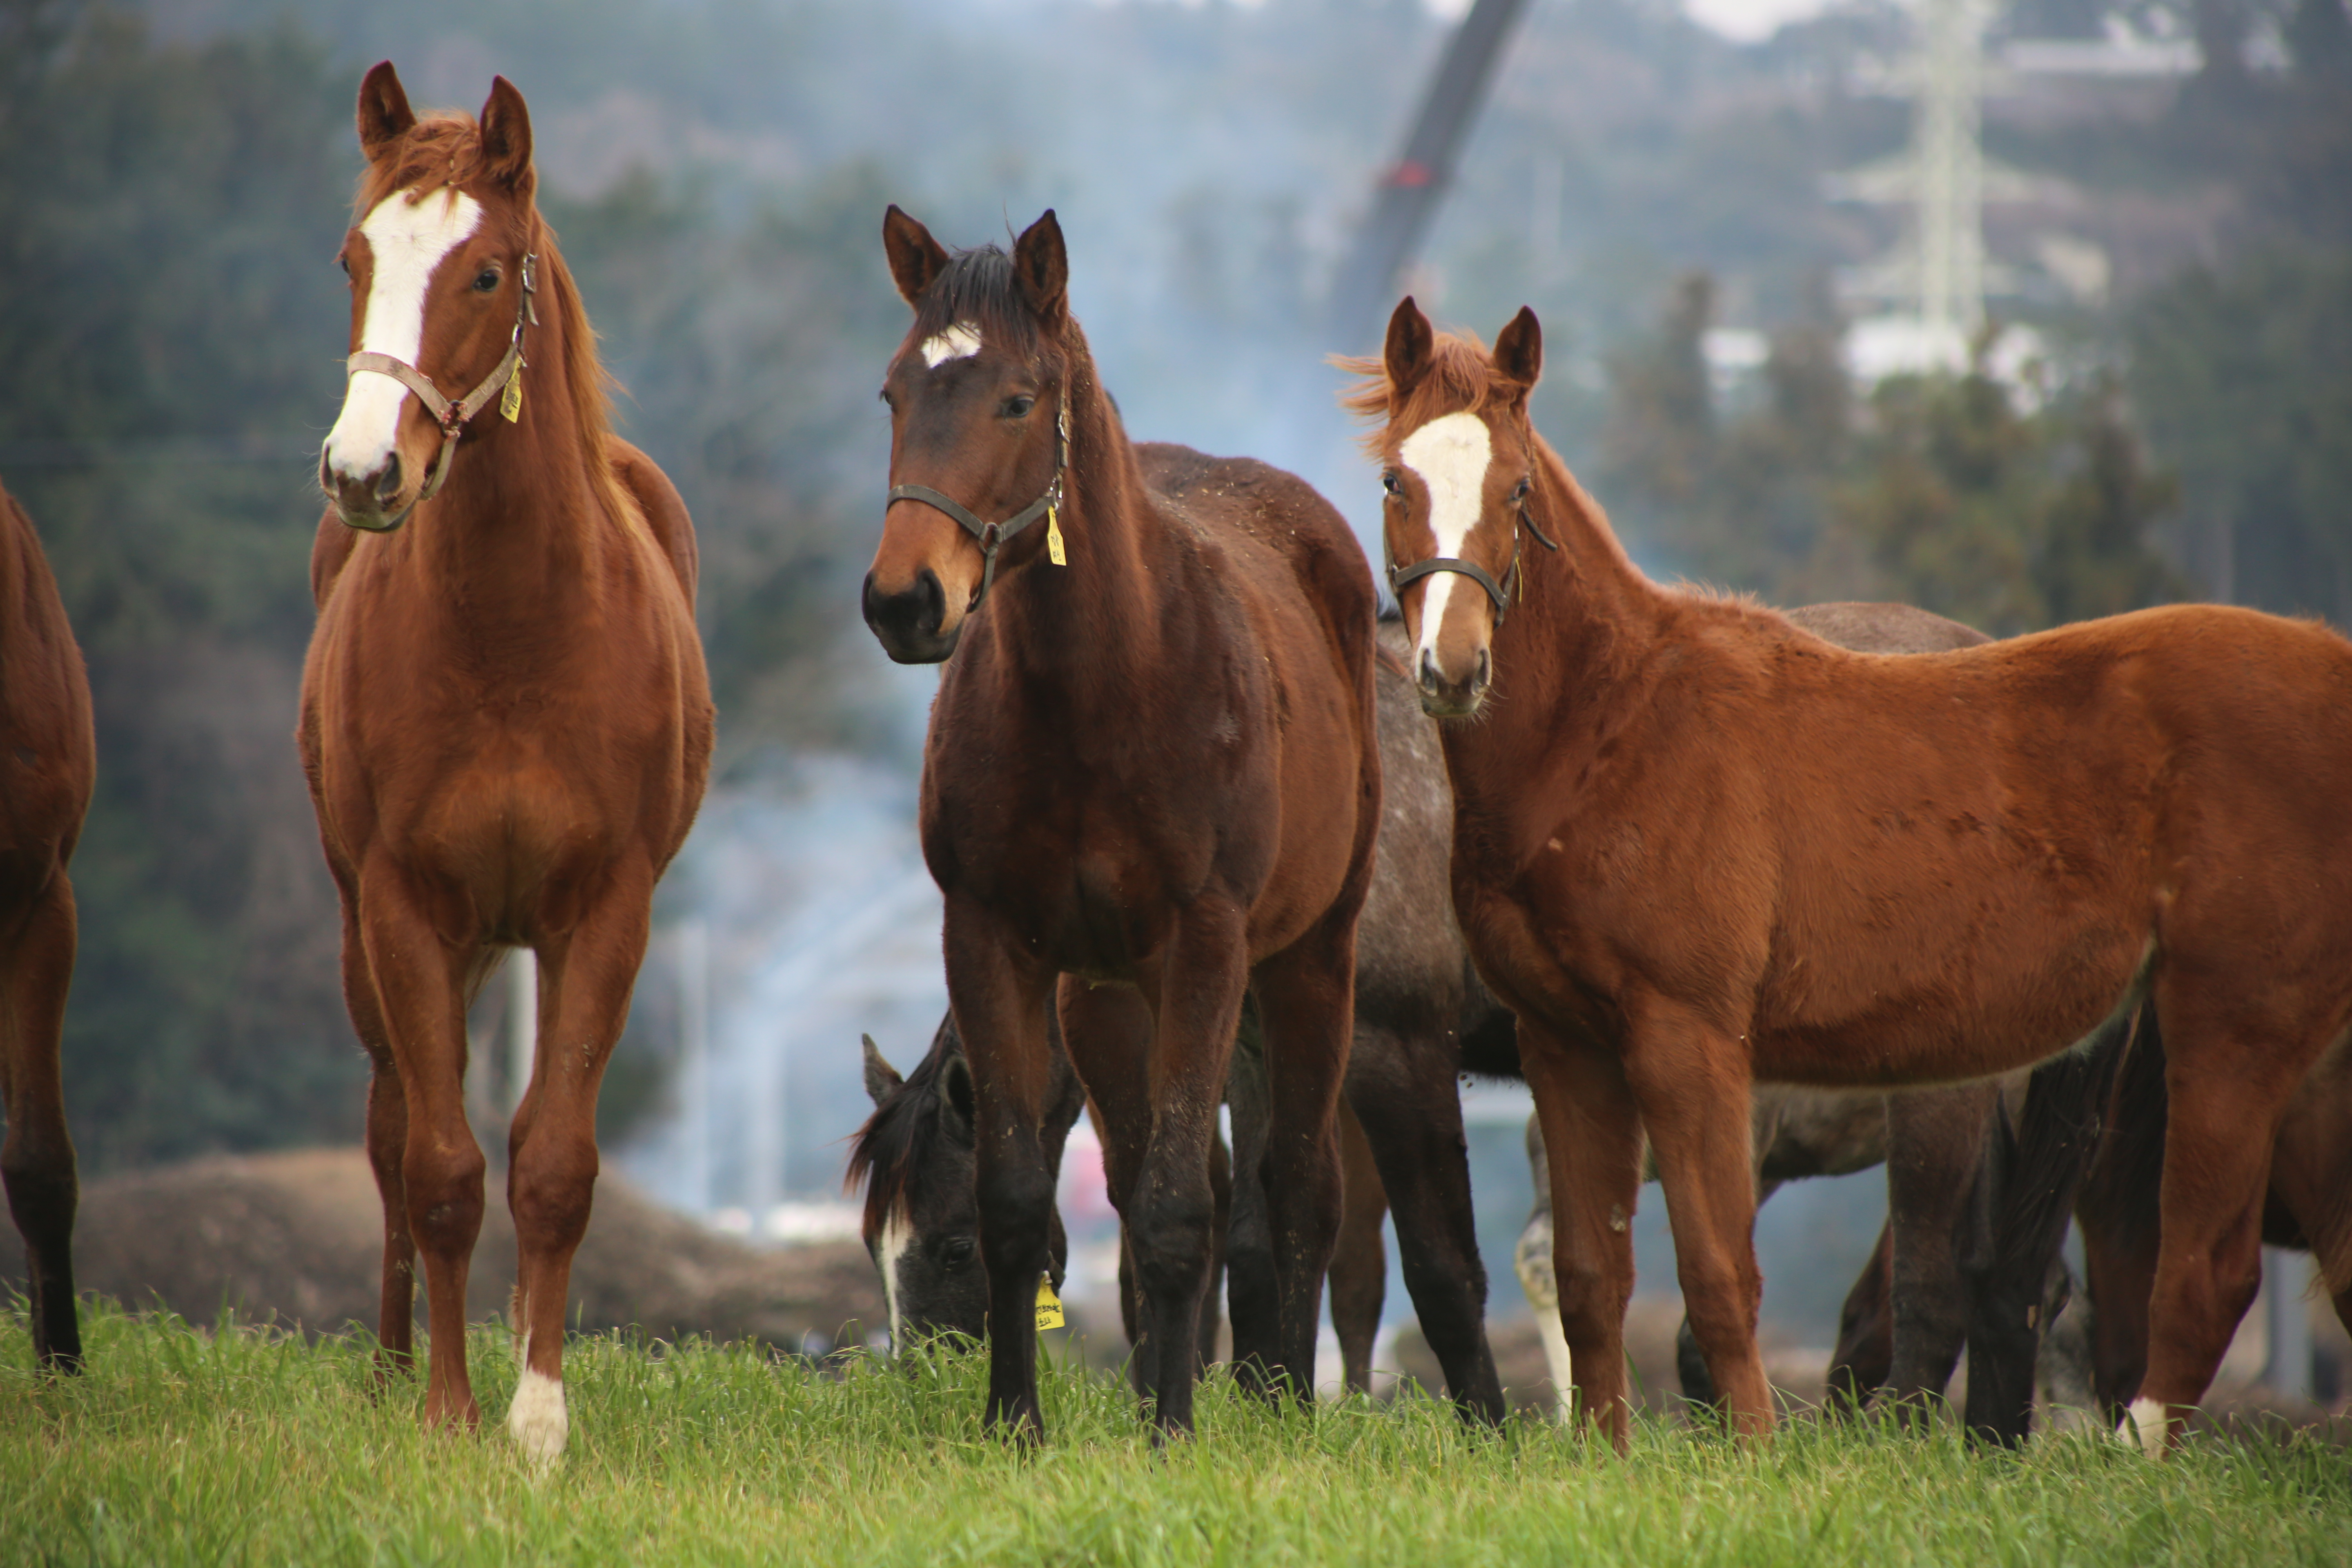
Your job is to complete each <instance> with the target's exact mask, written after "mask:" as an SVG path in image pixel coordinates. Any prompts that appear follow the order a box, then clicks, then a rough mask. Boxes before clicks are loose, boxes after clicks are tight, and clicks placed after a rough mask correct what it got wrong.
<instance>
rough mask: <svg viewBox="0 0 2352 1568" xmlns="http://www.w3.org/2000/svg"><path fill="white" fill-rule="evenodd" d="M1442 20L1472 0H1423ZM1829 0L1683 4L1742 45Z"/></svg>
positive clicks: (1701, 0) (1459, 12) (1734, 0)
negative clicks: (1442, 17)
mask: <svg viewBox="0 0 2352 1568" xmlns="http://www.w3.org/2000/svg"><path fill="white" fill-rule="evenodd" d="M1423 5H1427V6H1428V7H1429V8H1430V9H1431V10H1432V11H1433V12H1435V13H1436V14H1437V15H1439V16H1461V15H1462V14H1463V13H1464V12H1465V11H1467V10H1469V9H1470V0H1423ZM1826 5H1827V0H1683V8H1684V9H1685V10H1686V11H1688V12H1689V13H1690V14H1691V16H1693V17H1694V18H1695V19H1696V20H1697V21H1699V22H1702V23H1704V24H1706V26H1710V27H1712V28H1714V29H1715V30H1716V31H1717V32H1718V33H1721V34H1723V35H1724V36H1725V37H1732V38H1738V40H1739V41H1740V42H1741V43H1744V44H1745V43H1754V42H1755V41H1756V40H1758V39H1759V38H1769V37H1771V36H1772V34H1773V31H1774V30H1775V29H1776V28H1778V27H1779V26H1780V24H1782V23H1783V22H1793V21H1796V20H1797V19H1798V18H1800V17H1802V16H1812V15H1813V14H1814V13H1815V12H1817V11H1821V10H1823V9H1825V8H1826Z"/></svg>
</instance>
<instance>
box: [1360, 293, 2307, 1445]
mask: <svg viewBox="0 0 2352 1568" xmlns="http://www.w3.org/2000/svg"><path fill="white" fill-rule="evenodd" d="M1541 363H1542V344H1541V333H1540V330H1539V329H1538V326H1537V323H1536V319H1535V316H1534V314H1533V313H1532V312H1530V311H1526V310H1522V311H1521V312H1520V313H1519V314H1518V316H1517V318H1516V319H1514V320H1513V321H1511V323H1510V324H1509V325H1508V326H1507V327H1506V328H1505V329H1504V330H1503V331H1502V333H1501V335H1500V336H1499V337H1498V338H1497V340H1496V344H1495V347H1494V350H1493V352H1492V353H1487V352H1486V350H1484V349H1483V348H1481V347H1480V346H1479V345H1478V344H1476V343H1475V342H1473V341H1469V340H1465V339H1461V338H1454V337H1450V336H1449V337H1440V336H1437V335H1436V334H1434V333H1433V331H1432V330H1431V327H1430V325H1429V322H1428V321H1427V320H1426V318H1424V317H1423V315H1422V313H1421V311H1420V310H1419V309H1417V308H1416V307H1415V306H1414V304H1413V303H1412V300H1406V301H1404V302H1403V303H1402V305H1400V306H1399V307H1398V308H1397V310H1396V313H1395V315H1394V316H1393V318H1392V319H1391V321H1390V323H1389V331H1388V341H1387V347H1386V350H1385V354H1384V358H1383V360H1382V361H1381V362H1379V363H1368V364H1367V365H1366V366H1364V367H1363V368H1365V369H1367V370H1368V371H1369V372H1370V380H1369V381H1368V383H1367V384H1365V385H1364V386H1363V387H1361V388H1360V390H1359V391H1358V392H1357V393H1356V394H1354V395H1352V399H1353V402H1354V404H1355V405H1356V406H1357V407H1358V408H1359V409H1360V410H1361V411H1364V412H1366V413H1369V414H1371V415H1374V416H1382V417H1384V419H1385V425H1384V427H1383V428H1382V429H1381V430H1380V432H1379V433H1378V434H1377V436H1376V437H1374V438H1373V441H1374V445H1375V447H1376V449H1377V450H1378V452H1379V454H1380V456H1381V459H1382V461H1383V464H1384V466H1385V483H1386V486H1387V489H1388V491H1389V499H1388V501H1387V513H1386V519H1385V531H1386V535H1387V542H1388V548H1389V552H1390V557H1391V561H1392V562H1393V563H1394V566H1393V568H1392V570H1393V572H1394V574H1395V575H1394V580H1395V581H1396V583H1397V584H1398V585H1399V587H1400V589H1401V596H1402V601H1403V606H1404V614H1405V621H1406V625H1407V627H1408V628H1409V629H1410V630H1411V632H1412V636H1413V640H1414V646H1415V650H1416V651H1415V658H1414V668H1415V670H1416V673H1417V675H1418V677H1419V679H1420V682H1421V687H1422V694H1423V703H1424V705H1425V706H1426V707H1427V708H1428V709H1429V710H1431V711H1432V712H1433V713H1435V714H1438V715H1440V716H1442V717H1444V718H1445V719H1447V720H1448V722H1447V723H1445V724H1444V725H1443V726H1442V728H1443V731H1444V748H1445V760H1446V767H1447V771H1448V773H1450V774H1451V776H1452V779H1453V782H1454V811H1455V816H1454V903H1455V907H1456V910H1457V913H1458V914H1459V916H1460V919H1461V921H1462V928H1463V931H1464V934H1465V937H1466V938H1467V940H1468V942H1469V944H1470V949H1471V952H1472V954H1473V956H1474V957H1475V959H1476V961H1477V964H1478V968H1479V972H1480V973H1481V974H1483V975H1484V976H1485V977H1486V982H1487V984H1489V985H1491V986H1492V987H1493V988H1494V990H1495V991H1496V994H1498V995H1500V996H1501V997H1502V999H1503V1000H1504V1001H1505V1003H1507V1005H1509V1006H1510V1007H1511V1008H1512V1010H1513V1011H1514V1012H1515V1013H1516V1014H1517V1016H1518V1020H1519V1052H1520V1057H1521V1059H1522V1061H1523V1063H1524V1065H1525V1067H1526V1069H1527V1076H1528V1083H1529V1084H1530V1085H1531V1086H1532V1088H1533V1089H1534V1091H1535V1097H1536V1106H1537V1110H1538V1114H1539V1115H1540V1116H1541V1117H1542V1119H1543V1131H1544V1142H1545V1146H1546V1148H1547V1150H1548V1152H1549V1156H1550V1164H1551V1185H1552V1200H1553V1215H1554V1221H1555V1237H1554V1245H1555V1253H1554V1257H1555V1264H1556V1268H1557V1272H1558V1276H1559V1287H1560V1317H1561V1326H1562V1329H1563V1331H1565V1333H1566V1335H1567V1338H1568V1342H1569V1346H1570V1351H1571V1352H1572V1353H1573V1356H1574V1362H1575V1368H1576V1373H1575V1375H1576V1393H1577V1396H1578V1399H1579V1402H1580V1407H1581V1410H1582V1412H1583V1414H1584V1415H1585V1417H1586V1418H1588V1419H1593V1420H1597V1421H1598V1422H1600V1423H1601V1426H1602V1427H1603V1429H1604V1430H1606V1431H1607V1432H1608V1434H1609V1435H1610V1436H1612V1438H1613V1439H1614V1440H1615V1441H1617V1442H1618V1443H1619V1444H1620V1445H1621V1446H1622V1443H1623V1441H1624V1437H1625V1432H1626V1419H1627V1410H1626V1399H1625V1394H1626V1388H1625V1373H1624V1359H1623V1354H1622V1345H1623V1337H1622V1336H1623V1319H1624V1309H1625V1303H1626V1300H1627V1297H1628V1295H1629V1294H1630V1292H1631V1290H1632V1287H1633V1252H1632V1233H1631V1227H1630V1226H1629V1225H1628V1224H1627V1219H1628V1216H1629V1215H1631V1214H1632V1213H1633V1200H1634V1195H1635V1193H1636V1191H1637V1189H1638V1185H1639V1184H1640V1181H1641V1174H1642V1157H1641V1154H1642V1142H1643V1132H1644V1131H1645V1130H1646V1131H1647V1134H1648V1138H1649V1141H1650V1143H1651V1144H1652V1145H1653V1147H1654V1150H1655V1152H1656V1160H1657V1168H1658V1173H1659V1175H1660V1178H1661V1179H1662V1181H1663V1183H1664V1187H1665V1195H1666V1205H1667V1212H1668V1215H1669V1217H1670V1219H1671V1221H1672V1223H1673V1228H1674V1236H1675V1260H1676V1267H1677V1270H1678V1272H1679V1275H1680V1278H1681V1283H1682V1289H1683V1298H1684V1301H1685V1305H1686V1306H1687V1308H1688V1310H1689V1313H1690V1321H1691V1327H1692V1329H1693V1331H1695V1333H1696V1337H1697V1340H1698V1343H1699V1346H1700V1348H1701V1350H1702V1351H1703V1352H1704V1353H1705V1355H1706V1363H1707V1367H1708V1370H1709V1371H1710V1373H1712V1374H1713V1377H1714V1381H1715V1384H1716V1387H1717V1390H1718V1391H1719V1392H1720V1394H1721V1395H1722V1396H1723V1398H1724V1400H1725V1402H1726V1404H1727V1409H1728V1413H1729V1415H1730V1417H1731V1420H1732V1422H1733V1424H1734V1425H1735V1426H1736V1427H1737V1428H1738V1429H1739V1430H1741V1431H1746V1432H1762V1431H1764V1430H1767V1429H1769V1426H1771V1424H1772V1406H1771V1403H1770V1391H1769V1388H1768V1387H1767V1386H1766V1384H1765V1380H1764V1369H1763V1365H1762V1363H1761V1362H1760V1360H1759V1357H1758V1354H1757V1348H1756V1335H1755V1324H1756V1312H1757V1306H1758V1300H1759V1293H1760V1279H1759V1276H1758V1273H1757V1268H1756V1261H1755V1252H1754V1247H1753V1243H1752V1237H1751V1234H1750V1232H1751V1226H1752V1224H1753V1220H1754V1216H1755V1207H1756V1202H1755V1178H1754V1173H1753V1170H1752V1167H1751V1164H1750V1161H1749V1157H1748V1090H1749V1085H1750V1084H1751V1082H1754V1081H1756V1080H1759V1079H1761V1080H1770V1081H1782V1082H1795V1083H1810V1084H1820V1085H1827V1086H1838V1085H1848V1086H1857V1087H1860V1086H1871V1087H1891V1086H1895V1085H1900V1084H1912V1083H1934V1082H1948V1081H1953V1080H1958V1079H1970V1078H1979V1077H1985V1076H1989V1075H1991V1074H1994V1073H2000V1072H2006V1071H2008V1070H2010V1069H2011V1068H2018V1067H2021V1066H2023V1065H2025V1064H2027V1063H2029V1062H2032V1061H2035V1060H2037V1059H2041V1058H2047V1057H2050V1056H2053V1055H2054V1054H2056V1053H2059V1052H2063V1051H2064V1050H2066V1049H2067V1048H2068V1047H2071V1046H2073V1045H2074V1044H2075V1043H2076V1042H2077V1041H2080V1040H2083V1039H2084V1037H2087V1036H2089V1035H2090V1034H2092V1032H2093V1031H2094V1030H2095V1028H2096V1027H2097V1026H2099V1025H2100V1024H2101V1023H2102V1022H2103V1021H2105V1020H2106V1019H2108V1018H2110V1017H2111V1016H2115V1015H2116V1014H2117V1013H2118V1011H2119V1010H2121V1009H2124V1008H2126V1007H2129V1006H2131V1005H2135V1004H2136V1003H2137V1002H2138V1001H2139V1000H2141V999H2142V998H2143V997H2145V998H2147V999H2148V1000H2150V1001H2152V1002H2153V1004H2154V1005H2155V1008H2156V1011H2157V1014H2158V1016H2159V1017H2160V1019H2161V1020H2162V1025H2163V1030H2164V1038H2165V1042H2166V1046H2167V1048H2168V1056H2167V1059H2166V1079H2167V1083H2168V1088H2169V1089H2170V1091H2171V1094H2170V1102H2171V1116H2170V1121H2169V1125H2168V1129H2167V1142H2166V1146H2165V1154H2164V1168H2163V1169H2164V1173H2163V1181H2162V1197H2161V1205H2162V1210H2163V1241H2162V1246H2161V1251H2160V1254H2159V1257H2158V1264H2157V1268H2156V1276H2155V1288H2154V1294H2153V1299H2152V1310H2151V1314H2150V1315H2151V1327H2150V1351H2149V1359H2148V1371H2147V1379H2146V1381H2145V1383H2144V1384H2143V1386H2142V1389H2141V1394H2140V1399H2139V1401H2138V1403H2137V1405H2134V1407H2133V1412H2132V1414H2133V1416H2134V1422H2133V1425H2134V1428H2135V1430H2136V1432H2137V1436H2139V1437H2140V1439H2141V1440H2142V1441H2143V1442H2144V1443H2147V1444H2148V1445H2149V1446H2150V1447H2151V1448H2154V1447H2158V1446H2159V1445H2161V1444H2162V1443H2163V1442H2164V1441H2166V1440H2168V1437H2169V1436H2171V1435H2172V1434H2174V1433H2175V1432H2176V1431H2177V1429H2178V1424H2179V1421H2180V1419H2181V1418H2182V1417H2183V1415H2184V1414H2185V1412H2186V1411H2187V1409H2188V1408H2189V1406H2191V1405H2194V1404H2195V1403H2196V1402H2197V1401H2198V1399H2199V1398H2200V1397H2201V1396H2202V1394H2204V1392H2205V1389H2206V1386H2207V1384H2209V1383H2210V1380H2211V1377H2212V1375H2213V1370H2214V1367H2215V1365H2216V1364H2217V1363H2218V1362H2219V1361H2220V1359H2221V1353H2222V1352H2223V1351H2224V1350H2225V1349H2226V1348H2227V1346H2228V1344H2229V1342H2230V1338H2231V1332H2232V1331H2233V1330H2234V1328H2235V1326H2236V1324H2237V1321H2238V1319H2239V1317H2240V1315H2241V1314H2242V1312H2243V1311H2244V1310H2245V1307H2246V1304H2247V1303H2248V1301H2249V1300H2252V1296H2253V1293H2254V1289H2255V1285H2256V1282H2257V1279H2258V1277H2259V1272H2260V1268H2259V1243H2260V1241H2261V1236H2262V1217H2263V1214H2262V1205H2263V1179H2264V1173H2265V1172H2266V1170H2267V1168H2268V1164H2269V1160H2270V1151H2271V1146H2272V1141H2273V1136H2274V1135H2275V1133H2276V1132H2277V1131H2278V1129H2279V1126H2280V1123H2281V1119H2282V1117H2283V1115H2284V1112H2285V1110H2286V1108H2287V1105H2288V1102H2289V1100H2290V1099H2291V1097H2293V1096H2294V1093H2295V1092H2296V1089H2297V1086H2298V1085H2300V1084H2301V1083H2302V1082H2303V1081H2304V1079H2305V1077H2306V1076H2307V1075H2308V1074H2309V1073H2310V1072H2311V1071H2312V1068H2313V1067H2314V1064H2315V1063H2316V1062H2318V1061H2319V1060H2320V1058H2321V1057H2322V1055H2323V1053H2325V1052H2326V1051H2328V1050H2329V1049H2330V1048H2331V1047H2333V1046H2335V1045H2336V1042H2337V1041H2338V1040H2339V1039H2340V1037H2342V1036H2343V1035H2344V1033H2345V1029H2346V1025H2347V1018H2352V896H2347V889H2352V810H2347V808H2346V803H2347V801H2352V645H2347V643H2346V642H2345V640H2344V639H2343V638H2341V637H2337V636H2336V634H2335V633H2334V632H2332V631H2329V630H2327V629H2326V628H2325V627H2322V626H2315V625H2311V624H2308V623H2302V622H2295V621H2287V620H2282V619H2278V618H2276V617H2273V616H2263V615H2259V614H2256V613H2254V612H2252V611H2248V610H2238V609H2230V608H2224V607H2221V606H2213V605H2197V606H2175V607H2171V608H2167V609H2157V610H2143V611H2139V612H2137V613H2135V614H2132V615H2128V616H2116V617H2114V618H2112V619H2108V620H2102V621H2093V622H2088V623H2085V624H2083V625H2080V626H2066V627H2062V628H2060V629H2058V630H2056V631H2050V632H2043V633H2040V634H2038V635H2035V636H2032V637H2018V638H2015V639H2013V640H2011V641H2007V642H1998V643H1991V644H1988V645H1986V646H1984V647H1974V648H1964V649H1959V650H1957V651H1953V652H1948V653H1939V654H1921V655H1909V656H1889V655H1869V654H1856V653H1850V652H1848V651H1846V650H1844V649H1842V648H1838V647H1832V646H1831V645H1830V644H1828V643H1826V642H1824V641H1822V639H1820V638H1819V637H1813V636H1812V635H1811V634H1810V633H1807V632H1804V631H1802V630H1800V629H1799V628H1797V627H1795V626H1791V625H1790V623H1789V622H1788V621H1787V620H1786V619H1784V618H1783V617H1782V616H1779V615H1776V614H1774V613H1773V612H1771V611H1769V610H1767V609H1764V608H1761V607H1760V606H1758V605H1750V604H1745V603H1740V602H1738V601H1734V600H1730V599H1726V598H1722V597H1719V596H1715V595H1707V594H1704V593H1694V592H1673V591H1668V590H1664V589H1661V588H1659V587H1657V586H1656V585H1654V584H1652V583H1651V582H1649V581H1648V580H1647V579H1646V578H1645V577H1643V575H1642V574H1641V573H1640V572H1638V571H1637V570H1636V569H1635V568H1634V567H1633V564H1632V563H1631V562H1630V561H1629V560H1628V559H1627V558H1626V555H1625V552H1624V551H1623V550H1622V548H1621V547H1620V546H1619V544H1618V542H1617V541H1616V539H1615V537H1614V536H1613V535H1612V533H1611V532H1610V530H1609V526H1608V523H1607V521H1606V520H1605V519H1604V518H1603V516H1602V515H1601V509H1600V508H1599V507H1598V506H1596V505H1595V504H1594V503H1593V501H1592V500H1591V498H1590V497H1588V496H1587V495H1586V494H1585V493H1584V491H1583V490H1582V489H1580V488H1579V486H1578V485H1577V483H1576V481H1575V479H1573V478H1572V477H1570V473H1569V471H1568V468H1566V466H1565V465H1564V464H1562V463H1561V462H1560V460H1559V457H1558V456H1557V455H1556V454H1555V453H1554V452H1553V451H1552V450H1551V449H1550V447H1548V446H1546V445H1545V444H1544V443H1543V441H1542V439H1541V438H1540V437H1538V436H1537V435H1536V433H1535V431H1534V429H1533V427H1532V426H1530V424H1529V421H1528V394H1529V393H1530V392H1531V391H1532V390H1533V389H1534V387H1535V384H1536V381H1537V377H1538V374H1539V371H1540V368H1541Z"/></svg>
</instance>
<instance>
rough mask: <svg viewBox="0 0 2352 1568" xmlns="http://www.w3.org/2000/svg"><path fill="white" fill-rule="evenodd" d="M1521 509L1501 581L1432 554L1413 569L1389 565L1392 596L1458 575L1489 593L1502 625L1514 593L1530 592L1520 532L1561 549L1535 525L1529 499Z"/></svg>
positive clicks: (1458, 561)
mask: <svg viewBox="0 0 2352 1568" xmlns="http://www.w3.org/2000/svg"><path fill="white" fill-rule="evenodd" d="M1518 510H1519V516H1518V521H1517V523H1516V524H1514V525H1513V527H1512V529H1511V563H1510V564H1509V565H1507V566H1506V567H1504V568H1503V580H1502V581H1501V582H1499V583H1497V582H1496V581H1495V574H1493V573H1491V572H1489V571H1487V570H1486V568H1485V567H1484V566H1481V565H1479V564H1478V563H1476V562H1475V561H1465V560H1463V559H1462V558H1461V557H1459V556H1454V555H1432V556H1429V557H1428V558H1427V559H1425V560H1421V561H1416V562H1414V563H1412V565H1410V566H1400V565H1398V564H1397V563H1395V562H1393V561H1391V562H1390V563H1389V593H1390V594H1391V595H1399V596H1401V595H1402V594H1403V593H1404V590H1405V585H1406V584H1410V583H1418V582H1419V581H1421V580H1422V579H1423V577H1430V576H1434V575H1435V574H1438V573H1440V572H1452V573H1455V574H1458V575H1461V576H1464V577H1467V578H1469V579H1470V581H1472V582H1473V583H1475V584H1478V586H1480V587H1481V588H1484V589H1485V590H1486V597H1488V598H1489V599H1492V600H1493V601H1494V602H1495V624H1496V626H1501V625H1502V624H1503V616H1504V615H1505V614H1506V613H1507V612H1508V611H1509V609H1510V607H1511V599H1512V596H1513V595H1514V593H1515V592H1516V593H1517V594H1520V595H1524V594H1525V593H1526V592H1527V585H1526V584H1525V583H1524V582H1522V581H1521V580H1520V577H1519V529H1520V528H1521V527H1524V528H1526V530H1527V531H1528V532H1529V533H1532V534H1534V535H1535V536H1536V542H1537V543H1538V544H1540V545H1542V546H1543V547H1544V548H1545V549H1546V550H1558V549H1559V545H1557V544H1555V543H1553V542H1551V540H1550V539H1549V538H1547V537H1546V536H1545V534H1544V531H1543V530H1542V529H1540V528H1538V527H1537V526H1536V520H1535V515H1534V514H1533V513H1532V512H1530V511H1528V499H1527V497H1525V496H1521V497H1520V498H1519V505H1518Z"/></svg>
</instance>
